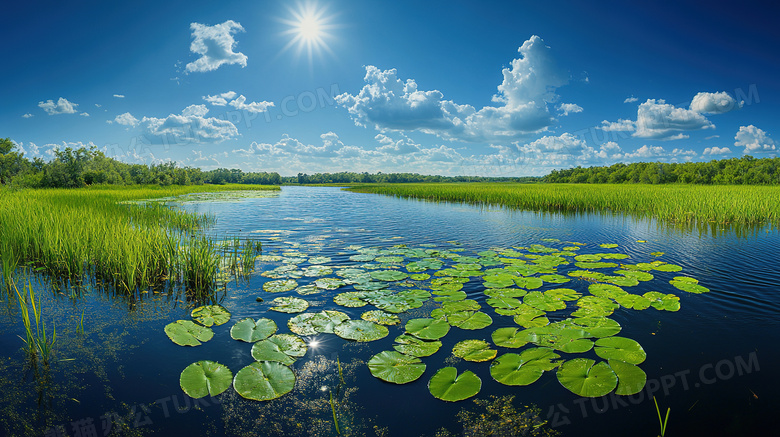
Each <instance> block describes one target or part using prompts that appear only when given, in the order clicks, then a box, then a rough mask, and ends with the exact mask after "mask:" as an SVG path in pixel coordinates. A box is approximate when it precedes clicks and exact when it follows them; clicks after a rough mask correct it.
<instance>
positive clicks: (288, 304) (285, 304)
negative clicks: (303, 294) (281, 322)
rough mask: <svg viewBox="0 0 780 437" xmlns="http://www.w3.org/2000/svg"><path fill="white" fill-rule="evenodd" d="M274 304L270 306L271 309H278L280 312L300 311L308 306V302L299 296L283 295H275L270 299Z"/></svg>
mask: <svg viewBox="0 0 780 437" xmlns="http://www.w3.org/2000/svg"><path fill="white" fill-rule="evenodd" d="M271 303H272V304H274V305H276V306H273V307H271V308H270V309H271V310H272V311H279V312H280V313H302V312H304V311H306V310H307V309H308V308H309V302H307V301H306V300H304V299H301V298H299V297H292V296H285V297H277V298H276V299H274V300H272V301H271Z"/></svg>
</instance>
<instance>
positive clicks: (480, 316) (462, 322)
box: [448, 311, 493, 331]
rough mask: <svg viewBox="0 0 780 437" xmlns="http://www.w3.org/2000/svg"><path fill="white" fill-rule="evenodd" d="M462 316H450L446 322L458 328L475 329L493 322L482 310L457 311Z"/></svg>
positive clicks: (485, 326)
mask: <svg viewBox="0 0 780 437" xmlns="http://www.w3.org/2000/svg"><path fill="white" fill-rule="evenodd" d="M458 314H459V315H462V316H463V317H460V318H458V317H455V318H453V317H450V318H448V323H449V324H450V325H452V326H455V327H457V328H460V329H467V330H472V331H473V330H477V329H483V328H487V327H488V326H490V325H492V324H493V319H491V318H490V316H489V315H487V314H485V313H483V312H482V311H463V312H461V313H458Z"/></svg>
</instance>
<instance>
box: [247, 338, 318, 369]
mask: <svg viewBox="0 0 780 437" xmlns="http://www.w3.org/2000/svg"><path fill="white" fill-rule="evenodd" d="M307 349H308V346H306V342H305V341H303V339H302V338H300V337H298V336H297V335H292V334H276V335H272V336H271V337H269V338H267V339H265V340H260V341H258V342H257V343H255V344H254V346H252V358H254V359H255V360H256V361H278V362H280V363H282V364H284V365H286V366H289V365H290V364H292V363H294V362H295V360H297V359H298V358H300V357H302V356H304V355H306V350H307Z"/></svg>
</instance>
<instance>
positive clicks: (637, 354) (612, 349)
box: [594, 337, 647, 364]
mask: <svg viewBox="0 0 780 437" xmlns="http://www.w3.org/2000/svg"><path fill="white" fill-rule="evenodd" d="M594 350H595V352H596V355H598V356H599V357H601V358H604V359H605V360H620V361H625V362H626V363H629V364H640V363H642V362H643V361H644V360H645V358H647V354H646V353H645V350H644V349H642V345H640V344H639V343H637V342H636V341H635V340H632V339H630V338H626V337H605V338H600V339H598V340H596V348H595V349H594Z"/></svg>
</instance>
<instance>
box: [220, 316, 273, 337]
mask: <svg viewBox="0 0 780 437" xmlns="http://www.w3.org/2000/svg"><path fill="white" fill-rule="evenodd" d="M276 329H277V326H276V322H274V321H273V320H271V319H266V318H262V319H258V320H257V321H256V322H255V321H254V320H253V319H252V318H246V319H242V320H239V321H238V322H236V324H235V325H233V327H232V328H230V336H231V337H232V338H233V340H240V341H245V342H247V343H254V342H256V341H260V340H265V339H266V338H268V337H270V336H271V335H273V334H274V333H275V332H276Z"/></svg>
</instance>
